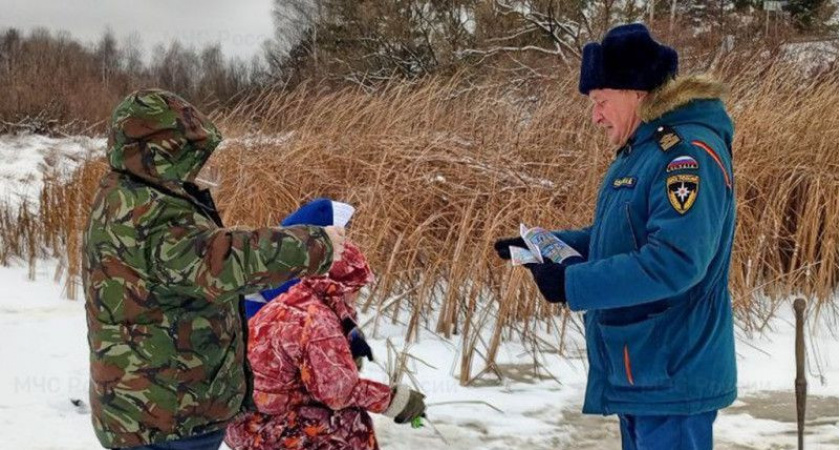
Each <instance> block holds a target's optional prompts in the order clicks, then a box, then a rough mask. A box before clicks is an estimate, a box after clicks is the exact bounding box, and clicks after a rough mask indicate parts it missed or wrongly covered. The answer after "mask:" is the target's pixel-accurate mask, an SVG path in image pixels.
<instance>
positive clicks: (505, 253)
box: [493, 237, 528, 259]
mask: <svg viewBox="0 0 840 450" xmlns="http://www.w3.org/2000/svg"><path fill="white" fill-rule="evenodd" d="M508 247H522V248H528V246H527V245H525V240H524V239H522V238H521V237H515V238H504V239H499V240H498V241H496V242H495V243H494V244H493V248H494V249H496V253H498V254H499V258H502V259H510V249H509V248H508Z"/></svg>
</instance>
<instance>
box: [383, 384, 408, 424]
mask: <svg viewBox="0 0 840 450" xmlns="http://www.w3.org/2000/svg"><path fill="white" fill-rule="evenodd" d="M410 397H411V388H409V387H408V386H406V385H404V384H398V385H396V386H394V394H393V395H392V396H391V404H390V405H388V409H386V410H385V411H382V415H383V416H385V417H390V418H392V419H393V418H394V417H397V415H398V414H399V413H401V412H402V411H403V410H404V409H405V407H406V406H408V399H409V398H410Z"/></svg>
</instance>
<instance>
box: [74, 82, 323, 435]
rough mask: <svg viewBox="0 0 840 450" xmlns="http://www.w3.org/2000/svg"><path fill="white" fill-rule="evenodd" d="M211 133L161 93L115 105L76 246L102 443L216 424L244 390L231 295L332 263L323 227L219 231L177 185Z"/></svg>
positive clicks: (193, 170) (204, 152)
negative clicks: (105, 166)
mask: <svg viewBox="0 0 840 450" xmlns="http://www.w3.org/2000/svg"><path fill="white" fill-rule="evenodd" d="M220 141H221V134H220V133H219V131H218V130H217V129H216V127H215V126H214V125H213V124H212V123H211V122H210V121H209V120H208V119H207V118H206V117H205V116H203V115H202V114H201V113H199V112H198V111H197V110H196V109H195V108H194V107H193V106H191V105H190V104H189V103H187V102H186V101H185V100H183V99H182V98H180V97H178V96H176V95H174V94H171V93H168V92H165V91H159V90H144V91H139V92H135V93H133V94H131V95H129V96H128V97H127V98H126V99H125V100H124V101H123V102H122V103H120V104H119V106H117V108H116V109H115V111H114V114H113V117H112V122H111V130H110V135H109V143H108V160H109V162H110V165H111V166H112V168H113V169H114V170H113V171H111V172H110V173H109V174H107V175H106V176H105V177H104V178H103V180H102V182H101V184H100V189H99V191H98V193H97V196H96V198H95V200H94V203H93V205H92V210H91V215H90V218H89V222H88V226H87V229H86V233H85V242H84V248H83V283H84V290H85V297H86V305H85V308H86V312H87V323H88V343H89V345H90V376H91V379H90V399H91V409H92V416H93V425H94V429H95V431H96V435H97V437H98V438H99V441H100V442H101V443H102V445H103V446H104V447H107V448H119V447H132V446H138V445H148V444H152V443H158V442H165V441H171V440H175V439H180V438H183V437H187V436H191V435H195V434H201V433H206V432H210V431H214V430H217V429H220V428H222V427H224V426H225V425H226V423H227V421H229V420H230V419H231V418H232V417H233V416H234V415H235V414H236V413H237V412H239V411H240V409H241V406H242V403H243V400H244V398H245V396H246V378H245V341H244V340H243V333H244V330H243V324H242V321H241V316H240V312H239V308H240V306H239V300H240V296H241V295H245V294H249V293H253V292H257V291H259V290H262V289H265V288H268V287H272V286H277V285H279V284H281V283H283V282H284V281H286V280H288V279H290V278H293V277H300V276H305V275H312V274H323V273H326V272H327V271H328V270H329V267H330V266H331V264H332V245H331V243H330V240H329V238H328V237H327V235H326V233H325V232H324V229H323V228H320V227H304V226H301V227H290V228H259V229H252V230H249V229H229V228H222V227H221V226H220V224H218V219H217V217H218V215H217V213H215V207H212V205H211V206H210V207H209V208H208V207H207V206H206V205H207V201H203V202H202V201H201V200H200V199H198V197H196V196H191V195H190V194H188V192H193V193H194V192H195V191H193V190H190V189H187V188H186V187H187V185H188V183H187V182H189V181H191V180H193V179H194V178H195V176H196V174H197V173H198V172H199V170H200V169H201V167H202V166H203V165H204V163H205V162H206V161H207V159H208V158H209V157H210V155H211V154H212V152H213V150H214V149H215V148H216V146H217V145H218V144H219V142H220ZM208 210H209V211H210V213H208Z"/></svg>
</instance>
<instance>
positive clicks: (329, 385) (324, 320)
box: [225, 242, 391, 450]
mask: <svg viewBox="0 0 840 450" xmlns="http://www.w3.org/2000/svg"><path fill="white" fill-rule="evenodd" d="M371 281H373V274H372V272H371V270H370V267H369V266H368V264H367V261H366V260H365V258H364V256H363V255H362V253H361V251H360V250H359V249H358V247H356V246H355V245H353V244H352V243H349V242H348V243H347V245H346V247H345V250H344V256H343V257H342V260H341V261H340V262H337V263H335V264H334V265H333V267H332V269H331V270H330V273H329V274H328V275H327V276H320V277H306V278H303V279H302V281H301V282H300V283H299V284H297V285H295V286H294V287H292V288H291V289H290V290H289V291H288V292H286V293H284V294H281V295H280V296H278V297H277V298H276V299H274V300H273V301H271V302H270V303H268V304H267V305H266V306H264V307H263V308H262V309H261V310H260V311H259V312H258V313H257V314H256V315H255V316H254V317H253V318H252V319H251V320H250V322H249V324H248V328H249V334H248V336H249V339H248V361H249V362H250V364H251V368H252V370H253V372H254V402H255V403H256V406H257V409H258V412H255V413H246V414H243V415H240V416H239V417H237V418H236V419H235V420H234V421H233V422H232V423H231V424H230V425H229V426H228V429H227V435H226V437H225V441H226V443H227V445H228V446H230V447H231V448H233V449H234V450H268V449H304V448H305V449H319V450H327V449H349V450H367V449H378V448H379V445H378V444H377V442H376V436H375V435H374V431H373V423H372V421H371V418H370V416H369V415H368V412H374V413H381V412H383V411H385V410H386V409H387V408H388V405H389V404H390V402H391V388H390V387H389V386H387V385H385V384H382V383H377V382H374V381H371V380H366V379H362V378H359V372H358V370H357V369H356V365H355V362H354V361H353V356H352V355H351V353H350V347H349V344H348V341H347V337H346V336H345V335H344V333H343V331H342V327H341V321H342V320H343V319H346V318H349V319H352V320H353V321H355V320H356V311H355V308H354V297H355V294H356V293H357V292H358V291H359V290H360V289H361V288H362V287H363V286H364V285H366V284H368V283H369V282H371Z"/></svg>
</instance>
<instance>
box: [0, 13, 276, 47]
mask: <svg viewBox="0 0 840 450" xmlns="http://www.w3.org/2000/svg"><path fill="white" fill-rule="evenodd" d="M271 6H272V1H271V0H234V1H231V0H168V1H165V0H139V1H128V0H0V28H9V27H15V28H19V29H21V30H23V31H25V32H29V31H30V30H32V29H33V28H36V27H39V26H40V27H45V28H47V29H49V30H52V31H58V30H65V31H68V32H70V33H71V34H72V35H73V36H74V37H75V38H77V39H79V40H82V41H85V42H95V41H97V40H98V39H99V37H100V36H101V35H102V33H103V31H104V30H105V29H106V27H108V26H110V27H111V29H112V30H113V31H114V34H115V35H116V36H117V38H118V40H120V42H122V41H123V39H125V38H126V37H127V36H129V35H130V34H131V33H132V32H136V33H137V34H138V35H139V36H140V38H141V41H142V43H143V47H144V50H145V56H146V57H147V58H148V55H149V52H150V50H151V48H152V47H153V46H154V45H155V44H157V43H162V42H163V43H168V42H169V41H171V40H173V39H176V38H177V39H178V40H179V41H181V42H183V43H184V44H187V45H194V46H196V47H202V46H204V45H205V44H210V43H214V42H218V43H220V44H221V45H222V50H223V51H224V53H225V55H227V56H240V57H242V58H244V59H250V58H251V56H252V55H254V54H256V53H258V52H260V49H261V45H262V42H263V41H265V40H266V39H269V38H271V36H272V33H273V25H272V22H271Z"/></svg>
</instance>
